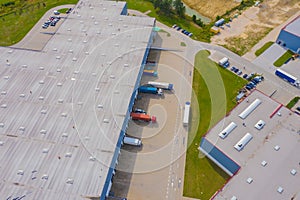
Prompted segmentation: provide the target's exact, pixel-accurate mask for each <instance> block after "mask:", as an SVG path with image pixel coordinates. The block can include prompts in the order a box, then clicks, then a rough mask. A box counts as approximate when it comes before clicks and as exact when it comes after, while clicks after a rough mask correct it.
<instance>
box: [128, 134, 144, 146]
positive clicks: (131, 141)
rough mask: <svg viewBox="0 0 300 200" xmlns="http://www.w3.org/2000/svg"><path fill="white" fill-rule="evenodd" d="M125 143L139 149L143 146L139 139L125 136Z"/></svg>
mask: <svg viewBox="0 0 300 200" xmlns="http://www.w3.org/2000/svg"><path fill="white" fill-rule="evenodd" d="M123 142H124V144H129V145H132V146H138V147H140V146H142V141H141V140H140V139H138V138H133V137H128V136H125V137H124V138H123Z"/></svg>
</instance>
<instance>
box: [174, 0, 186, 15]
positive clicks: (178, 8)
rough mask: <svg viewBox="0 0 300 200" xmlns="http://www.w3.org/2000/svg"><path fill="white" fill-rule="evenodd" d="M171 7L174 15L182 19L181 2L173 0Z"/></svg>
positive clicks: (182, 7) (182, 6) (183, 12)
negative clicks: (174, 12)
mask: <svg viewBox="0 0 300 200" xmlns="http://www.w3.org/2000/svg"><path fill="white" fill-rule="evenodd" d="M173 6H174V8H175V11H176V13H177V14H178V15H179V16H180V17H184V14H185V6H184V5H183V3H182V2H181V0H174V1H173Z"/></svg>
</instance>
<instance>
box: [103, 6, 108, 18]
mask: <svg viewBox="0 0 300 200" xmlns="http://www.w3.org/2000/svg"><path fill="white" fill-rule="evenodd" d="M103 10H104V11H106V8H103ZM106 18H107V17H105V19H106ZM107 19H108V18H107ZM107 19H106V20H107Z"/></svg>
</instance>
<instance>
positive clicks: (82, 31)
mask: <svg viewBox="0 0 300 200" xmlns="http://www.w3.org/2000/svg"><path fill="white" fill-rule="evenodd" d="M154 26H155V19H154V18H143V17H133V16H127V6H126V3H125V2H112V1H99V0H87V1H85V0H82V1H79V3H78V4H77V5H76V6H75V7H74V9H73V11H72V13H70V14H69V15H68V16H67V17H66V18H65V19H64V21H63V23H62V24H61V26H60V27H59V28H58V29H57V31H56V32H55V33H53V36H52V37H51V39H50V40H49V41H48V42H46V43H45V46H44V47H43V49H42V50H41V51H36V50H32V49H19V48H12V47H0V63H1V66H0V70H1V73H0V74H1V75H0V86H1V91H0V92H1V95H0V99H1V101H0V180H1V182H0V196H1V199H44V200H45V199H49V200H50V199H51V200H53V199H73V200H75V199H91V198H100V199H105V198H106V196H108V195H109V191H110V188H111V185H112V178H113V175H114V173H115V166H116V165H117V164H118V156H119V153H120V148H121V146H122V142H123V137H124V135H125V132H126V128H127V124H128V121H129V119H130V112H131V110H132V106H133V104H134V100H135V97H136V95H137V88H138V86H139V84H140V79H141V76H142V73H143V68H144V64H145V63H146V60H147V56H148V53H149V49H150V45H151V43H152V41H153V37H154V35H155V32H154V31H153V27H154ZM41 31H44V30H42V28H41ZM45 34H47V33H45ZM48 34H49V33H48Z"/></svg>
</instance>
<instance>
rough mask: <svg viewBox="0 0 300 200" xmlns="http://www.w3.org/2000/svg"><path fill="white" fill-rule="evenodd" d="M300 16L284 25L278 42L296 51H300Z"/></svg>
mask: <svg viewBox="0 0 300 200" xmlns="http://www.w3.org/2000/svg"><path fill="white" fill-rule="evenodd" d="M299 27H300V16H298V17H297V18H295V19H294V20H293V21H291V22H290V23H288V24H287V25H286V26H285V27H283V28H282V29H281V31H280V33H279V36H278V38H277V40H276V43H277V44H279V45H280V46H282V47H284V48H285V49H289V50H291V51H293V52H294V53H300V28H299Z"/></svg>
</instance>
